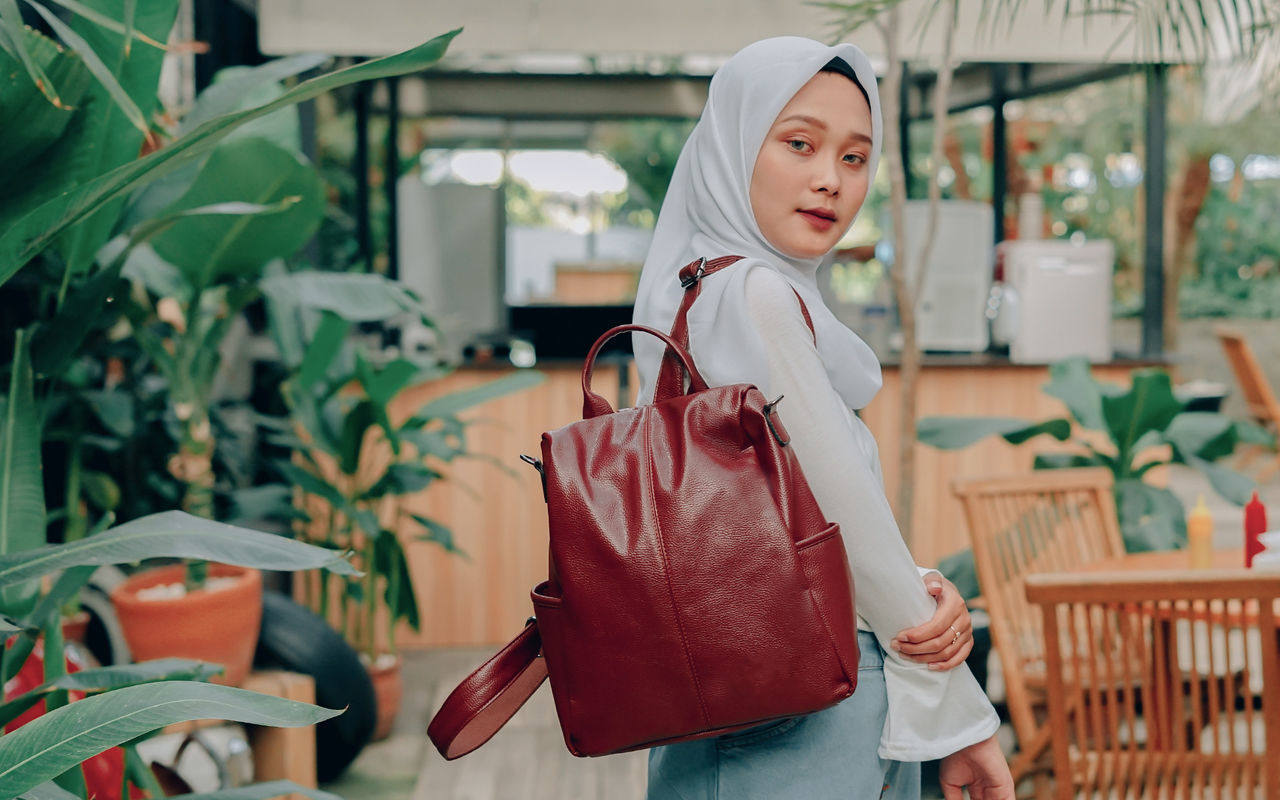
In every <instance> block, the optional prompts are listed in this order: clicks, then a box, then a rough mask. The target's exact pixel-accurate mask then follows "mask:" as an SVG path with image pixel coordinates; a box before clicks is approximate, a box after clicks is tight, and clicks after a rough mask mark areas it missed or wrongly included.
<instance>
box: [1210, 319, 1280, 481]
mask: <svg viewBox="0 0 1280 800" xmlns="http://www.w3.org/2000/svg"><path fill="white" fill-rule="evenodd" d="M1213 333H1214V335H1216V336H1217V337H1218V341H1219V342H1220V343H1221V344H1222V350H1223V352H1224V353H1226V355H1227V361H1228V362H1229V363H1230V364H1231V371H1232V372H1234V373H1235V376H1236V383H1238V384H1240V391H1241V392H1242V393H1243V394H1244V401H1245V403H1246V404H1247V405H1248V407H1249V416H1250V417H1252V418H1253V421H1254V422H1257V423H1258V424H1259V425H1261V426H1262V427H1263V428H1266V429H1267V430H1269V431H1270V432H1271V433H1272V434H1276V435H1280V401H1277V400H1276V393H1275V392H1274V391H1272V389H1271V384H1270V383H1268V382H1267V376H1266V375H1265V374H1263V372H1262V367H1261V366H1260V365H1259V364H1258V359H1257V358H1256V357H1255V356H1254V354H1253V348H1252V347H1250V346H1249V342H1248V341H1247V340H1246V339H1245V338H1244V334H1242V333H1241V332H1240V331H1239V330H1238V329H1236V328H1232V327H1230V326H1227V325H1217V326H1215V327H1214V329H1213ZM1267 452H1268V450H1267V448H1265V447H1263V446H1261V445H1251V446H1249V447H1248V448H1247V449H1245V451H1244V453H1243V456H1242V458H1241V459H1240V462H1239V466H1240V467H1241V468H1244V467H1247V466H1248V465H1249V464H1250V463H1252V461H1253V460H1254V458H1256V457H1257V456H1258V455H1259V454H1261V453H1267ZM1278 470H1280V452H1277V453H1276V454H1275V458H1274V460H1272V461H1271V462H1270V463H1269V464H1264V465H1263V466H1262V468H1261V469H1259V471H1258V472H1257V474H1256V475H1255V477H1256V478H1257V481H1258V482H1259V483H1266V481H1267V479H1269V478H1270V477H1271V476H1272V475H1273V474H1275V473H1276V471H1278Z"/></svg>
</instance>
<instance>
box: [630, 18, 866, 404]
mask: <svg viewBox="0 0 1280 800" xmlns="http://www.w3.org/2000/svg"><path fill="white" fill-rule="evenodd" d="M836 57H839V58H842V59H844V61H845V62H846V63H848V65H849V66H850V67H852V68H853V70H854V74H855V75H857V76H858V80H859V82H860V83H861V84H862V87H863V88H864V89H865V90H866V92H867V97H868V100H869V101H870V105H871V122H872V140H873V143H872V146H871V154H870V157H869V159H868V161H867V169H868V170H869V173H870V175H871V176H873V177H874V176H875V170H876V164H877V162H878V161H879V158H880V143H881V139H882V128H883V125H882V122H881V118H880V97H879V95H878V94H877V92H876V77H875V72H874V71H873V70H872V68H871V63H870V62H869V61H868V60H867V57H866V56H865V55H864V54H863V53H862V51H861V50H859V49H858V48H857V47H854V46H853V45H851V44H840V45H836V46H835V47H828V46H826V45H824V44H822V43H820V42H815V41H813V40H812V39H804V38H801V37H798V36H780V37H777V38H774V39H765V40H763V41H759V42H756V43H755V44H751V45H748V46H747V47H745V48H743V49H742V50H740V51H738V53H737V54H736V55H734V56H733V57H732V58H730V59H729V60H728V61H726V62H725V63H724V65H723V66H721V67H720V69H719V70H717V71H716V74H715V75H714V76H713V77H712V79H711V87H710V91H709V94H708V96H707V105H706V107H705V108H704V109H703V111H702V117H701V118H700V119H699V120H698V124H697V125H696V126H695V127H694V129H693V133H691V134H690V135H689V140H688V141H687V142H685V146H684V149H683V150H682V151H681V152H680V158H679V160H678V161H677V162H676V168H675V173H674V175H673V176H672V179H671V186H670V188H669V189H668V191H667V196H666V200H665V201H664V202H663V204H662V212H661V213H660V214H659V215H658V224H657V227H656V229H655V230H654V236H653V244H652V246H651V247H650V248H649V255H648V257H647V258H646V259H645V262H644V270H643V271H642V272H641V274H640V285H639V288H638V290H637V292H636V306H635V313H634V321H635V322H637V323H640V324H642V325H648V326H650V327H653V328H658V329H659V330H662V331H664V332H665V331H669V330H671V325H672V323H673V322H674V320H675V314H676V310H677V308H678V307H679V305H680V299H681V296H682V295H683V293H684V290H683V289H682V288H681V286H680V280H679V278H678V277H677V272H678V271H679V270H680V268H681V267H683V266H684V265H685V264H687V263H689V262H690V261H693V260H695V259H697V258H699V257H704V256H705V257H706V258H707V259H712V258H716V257H719V256H724V255H740V256H745V257H746V260H745V261H743V262H739V263H737V264H734V265H733V266H731V267H729V268H727V269H725V270H724V271H722V272H718V273H716V274H715V275H712V276H709V277H707V278H706V279H704V280H703V281H702V293H701V294H700V295H699V297H698V300H697V302H695V303H694V304H693V307H692V308H691V309H690V310H689V341H690V347H691V350H692V355H693V357H694V362H695V363H696V364H697V365H698V369H699V371H700V372H701V373H702V376H703V377H704V378H706V380H707V382H708V384H709V385H711V386H723V385H726V384H732V383H753V384H755V385H756V386H758V387H760V389H761V390H762V391H764V392H765V393H766V394H768V392H769V388H768V372H767V368H766V361H765V356H764V350H763V346H762V344H761V342H760V339H759V336H758V334H757V333H756V331H755V327H754V326H753V325H752V323H751V320H750V318H749V317H748V316H747V305H746V291H745V285H746V274H747V270H748V269H750V268H751V267H752V266H753V265H763V266H766V267H768V268H769V269H772V270H774V271H775V272H777V273H778V274H780V275H782V276H783V277H784V278H786V279H787V281H788V282H790V283H791V285H792V286H794V287H795V289H796V290H797V291H798V292H799V293H800V296H801V297H802V298H804V302H805V305H806V306H807V307H808V309H809V313H810V315H811V316H812V317H813V324H814V328H815V329H816V331H817V342H818V354H819V355H820V356H821V358H822V362H823V364H824V365H825V366H826V369H827V375H828V376H829V377H830V379H831V384H832V386H834V387H835V389H836V391H837V392H839V394H840V396H841V397H842V398H844V401H845V403H846V404H848V406H849V407H850V408H862V407H863V406H865V405H867V403H869V402H871V398H873V397H874V396H875V394H876V392H877V391H879V389H880V381H881V379H880V362H879V361H877V360H876V356H875V353H874V352H872V350H871V348H870V347H868V346H867V344H866V343H865V342H863V341H862V340H861V339H860V338H858V336H857V334H855V333H854V332H853V331H851V330H849V329H848V328H846V327H845V326H844V325H843V324H842V323H841V322H840V321H839V320H837V319H836V318H835V316H834V315H833V314H832V313H831V311H830V310H828V309H827V307H826V305H825V304H824V303H823V301H822V296H821V294H820V293H819V291H818V285H817V282H816V280H815V273H816V272H817V269H818V265H819V263H820V262H821V261H822V259H821V258H813V259H796V258H791V257H788V256H785V255H783V254H782V253H780V252H778V251H777V250H776V249H774V247H773V246H772V245H770V244H769V242H768V240H766V239H765V238H764V235H763V234H761V233H760V227H759V226H758V225H757V224H756V219H755V214H754V213H753V212H752V210H751V201H750V187H751V174H752V172H753V171H754V169H755V163H756V156H757V155H758V154H759V152H760V146H761V145H762V144H763V143H764V137H765V134H767V133H768V132H769V128H771V127H772V126H773V122H774V120H775V119H777V117H778V114H779V113H780V112H781V111H782V108H783V107H784V106H785V105H786V104H787V103H788V102H790V100H791V98H792V97H793V96H794V95H795V93H796V92H798V91H799V90H800V89H801V88H802V87H803V86H804V85H805V84H806V83H808V81H809V79H810V78H812V77H813V76H814V75H816V74H817V73H818V71H819V70H821V69H822V67H824V66H825V65H826V64H827V62H829V61H830V60H831V59H833V58H836ZM632 341H633V346H634V349H635V356H636V366H637V368H638V371H639V374H640V391H639V401H640V402H649V401H650V400H652V399H653V391H654V384H655V383H656V381H657V374H658V366H659V364H660V362H661V359H662V354H663V349H664V347H665V345H663V344H662V342H661V341H660V340H658V339H657V338H656V337H653V336H649V335H647V334H639V333H637V334H632Z"/></svg>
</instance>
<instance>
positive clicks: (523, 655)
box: [427, 619, 547, 760]
mask: <svg viewBox="0 0 1280 800" xmlns="http://www.w3.org/2000/svg"><path fill="white" fill-rule="evenodd" d="M541 649H542V637H541V636H540V635H539V634H538V623H537V622H536V621H534V620H532V619H531V620H530V621H529V624H527V625H525V628H524V630H523V631H521V632H520V635H518V636H516V638H514V639H512V640H511V641H510V642H508V643H507V645H506V647H503V648H502V649H501V650H499V651H498V652H497V653H496V654H495V655H494V656H493V657H492V658H490V659H489V660H488V661H486V662H484V663H483V664H481V665H480V666H479V667H477V668H476V671H475V672H472V673H471V674H470V675H468V676H467V678H466V680H464V681H463V682H462V683H460V684H458V687H457V688H456V689H454V690H453V691H452V692H450V694H449V697H448V699H446V700H445V701H444V704H443V705H441V706H440V710H439V711H437V712H436V715H435V717H434V718H433V719H432V720H431V724H430V725H429V726H427V736H429V737H431V742H432V743H433V744H434V745H435V746H436V749H437V750H439V751H440V755H442V756H444V757H445V758H446V759H449V760H453V759H455V758H458V757H460V756H465V755H466V754H467V753H470V752H471V751H472V750H475V749H476V748H477V747H479V746H480V745H482V744H484V743H485V742H487V741H489V739H491V738H492V737H493V735H494V734H495V733H497V732H498V730H499V729H500V728H501V727H502V726H503V725H505V724H507V721H508V720H510V719H511V717H512V716H514V715H515V713H516V712H517V711H519V710H520V707H521V706H523V705H524V703H525V701H526V700H528V699H529V698H530V697H532V696H533V693H534V692H535V691H537V689H538V687H539V686H541V685H542V682H543V681H544V680H546V677H547V665H546V662H544V661H543V660H542V657H541V655H540V654H539V653H540V651H541Z"/></svg>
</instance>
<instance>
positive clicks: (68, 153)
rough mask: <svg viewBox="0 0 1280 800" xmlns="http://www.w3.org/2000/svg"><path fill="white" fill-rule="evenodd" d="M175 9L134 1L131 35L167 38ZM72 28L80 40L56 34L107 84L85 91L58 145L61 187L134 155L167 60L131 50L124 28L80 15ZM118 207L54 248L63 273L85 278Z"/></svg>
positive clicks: (93, 7)
mask: <svg viewBox="0 0 1280 800" xmlns="http://www.w3.org/2000/svg"><path fill="white" fill-rule="evenodd" d="M79 5H80V6H81V7H82V10H87V11H89V12H91V13H94V14H96V16H98V17H106V16H108V15H113V16H114V15H118V14H119V9H120V2H119V0H81V3H79ZM178 5H179V4H178V3H176V2H174V0H138V3H137V8H136V10H135V13H134V17H133V26H132V27H133V29H134V31H135V32H137V33H141V34H142V35H143V36H144V37H146V38H147V39H149V40H152V41H164V40H165V39H166V38H168V36H169V32H170V31H171V30H172V29H173V22H174V19H175V18H176V16H177V13H178ZM71 28H72V29H73V30H74V32H75V33H76V34H79V36H81V37H82V42H80V43H76V42H73V41H72V39H71V38H69V37H68V36H66V35H64V34H61V33H60V34H59V36H60V38H62V39H63V41H65V42H67V44H69V45H71V46H72V48H73V49H74V50H75V51H76V52H78V53H80V54H81V55H82V56H84V57H85V59H86V62H89V61H90V58H89V53H96V54H97V55H98V56H99V57H100V58H101V61H102V62H103V69H105V70H106V71H107V73H108V75H107V77H108V78H109V80H104V79H102V78H100V79H99V80H98V81H97V82H95V83H94V84H93V85H92V86H91V87H90V89H89V92H88V94H87V95H86V96H85V101H84V111H83V113H82V114H81V117H82V120H81V122H80V125H79V126H78V128H77V130H76V131H75V132H74V134H73V135H69V136H67V137H66V138H65V139H63V140H62V141H60V142H58V149H57V158H58V159H60V160H66V161H69V162H70V164H71V171H70V173H69V174H68V175H67V178H68V182H67V184H66V186H65V187H63V188H64V189H65V188H73V187H75V186H77V185H79V184H81V183H84V182H86V181H90V180H93V179H94V178H96V177H98V176H99V175H102V174H103V173H105V172H107V171H109V170H112V169H115V168H116V167H118V166H120V165H121V164H127V163H129V162H130V161H133V160H134V159H136V158H137V157H138V151H139V149H140V148H141V147H142V144H143V140H144V138H145V137H146V135H147V130H148V122H147V121H148V120H150V118H151V115H152V113H153V112H154V111H155V108H156V106H157V104H158V99H157V92H156V87H157V86H158V85H159V83H160V68H161V65H162V64H163V62H164V50H163V49H160V48H156V47H151V46H144V47H132V46H131V45H132V43H133V40H132V39H131V38H130V37H128V36H126V35H125V32H124V31H123V30H119V31H117V30H112V29H110V28H108V27H104V26H103V25H101V24H100V23H99V22H98V21H96V19H89V18H87V17H84V16H78V17H76V18H75V19H74V20H73V21H72V23H71ZM82 45H83V46H82ZM139 123H141V124H139ZM36 199H37V198H34V197H32V198H30V200H32V201H34V200H36ZM41 199H43V198H41ZM123 203H124V200H123V198H120V199H117V200H115V201H114V202H112V203H109V204H107V206H106V207H104V208H103V209H101V210H100V211H98V212H97V213H96V214H94V215H93V216H92V217H90V218H89V219H87V220H85V221H84V222H83V223H82V224H80V225H77V226H76V227H75V228H74V229H73V230H72V231H71V233H70V234H69V235H68V236H66V237H65V238H64V239H63V240H62V242H60V243H59V245H60V246H59V249H60V250H61V251H62V255H63V259H64V261H65V262H66V266H65V268H66V269H67V270H68V271H69V272H70V273H71V274H72V275H79V274H82V273H84V272H85V271H87V270H88V269H89V268H90V267H91V266H92V265H93V260H94V257H95V256H96V255H97V252H98V250H99V248H101V247H102V245H103V244H104V243H105V242H106V241H107V239H109V238H110V237H111V234H112V232H113V231H114V229H115V227H116V223H117V222H118V220H119V218H120V209H121V206H122V204H123ZM28 207H31V206H28Z"/></svg>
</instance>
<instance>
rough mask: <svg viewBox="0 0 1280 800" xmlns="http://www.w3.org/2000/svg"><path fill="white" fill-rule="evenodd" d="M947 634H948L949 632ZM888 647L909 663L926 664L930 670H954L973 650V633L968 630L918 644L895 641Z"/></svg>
mask: <svg viewBox="0 0 1280 800" xmlns="http://www.w3.org/2000/svg"><path fill="white" fill-rule="evenodd" d="M948 632H949V633H950V631H948ZM895 645H896V646H895ZM890 646H891V647H893V648H894V649H895V650H897V651H898V653H900V654H901V655H902V656H904V657H905V658H907V659H909V660H911V661H915V662H916V663H919V664H928V665H929V667H930V669H938V670H948V669H954V668H955V667H958V666H959V665H960V664H961V663H962V662H963V661H964V660H965V659H966V658H967V657H968V656H969V653H970V652H971V651H972V650H973V631H972V630H968V631H964V632H962V633H960V635H959V636H956V635H955V634H952V635H951V636H947V637H942V638H941V639H934V640H931V641H929V642H921V643H918V644H911V643H907V642H901V641H895V642H894V643H893V644H891V645H890Z"/></svg>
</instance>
